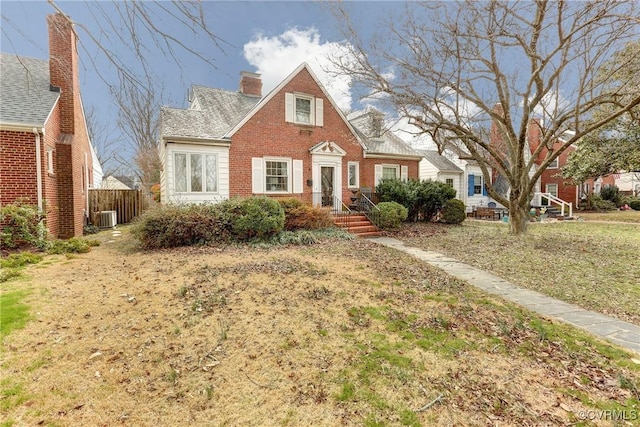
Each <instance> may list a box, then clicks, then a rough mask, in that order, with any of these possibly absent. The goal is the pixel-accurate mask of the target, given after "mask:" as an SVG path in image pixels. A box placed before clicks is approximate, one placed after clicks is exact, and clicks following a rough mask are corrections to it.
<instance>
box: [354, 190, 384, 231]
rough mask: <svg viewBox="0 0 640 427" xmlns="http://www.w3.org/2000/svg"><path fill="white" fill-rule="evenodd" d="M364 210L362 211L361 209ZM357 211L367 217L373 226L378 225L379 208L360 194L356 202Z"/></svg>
mask: <svg viewBox="0 0 640 427" xmlns="http://www.w3.org/2000/svg"><path fill="white" fill-rule="evenodd" d="M363 208H364V209H363ZM358 210H359V211H360V212H361V213H363V214H364V216H366V217H367V219H368V220H369V221H371V222H372V223H373V224H376V225H377V224H378V219H379V218H380V208H379V207H378V206H376V204H375V203H373V202H372V201H371V199H370V198H368V197H367V196H366V195H365V194H363V193H360V199H359V200H358Z"/></svg>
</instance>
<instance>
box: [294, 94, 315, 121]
mask: <svg viewBox="0 0 640 427" xmlns="http://www.w3.org/2000/svg"><path fill="white" fill-rule="evenodd" d="M295 100H296V123H302V124H307V125H310V124H313V121H312V117H313V116H312V112H313V108H312V106H311V104H312V102H311V101H312V99H311V98H307V97H302V96H299V95H296V97H295Z"/></svg>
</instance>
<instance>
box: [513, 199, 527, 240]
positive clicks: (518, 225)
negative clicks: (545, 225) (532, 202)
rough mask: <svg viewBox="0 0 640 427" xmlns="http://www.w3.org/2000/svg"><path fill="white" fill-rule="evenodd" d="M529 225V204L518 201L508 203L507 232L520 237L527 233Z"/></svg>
mask: <svg viewBox="0 0 640 427" xmlns="http://www.w3.org/2000/svg"><path fill="white" fill-rule="evenodd" d="M528 224H529V203H526V201H525V202H519V201H518V200H510V201H509V231H510V233H511V235H513V236H520V235H522V234H524V233H525V232H526V231H527V225H528Z"/></svg>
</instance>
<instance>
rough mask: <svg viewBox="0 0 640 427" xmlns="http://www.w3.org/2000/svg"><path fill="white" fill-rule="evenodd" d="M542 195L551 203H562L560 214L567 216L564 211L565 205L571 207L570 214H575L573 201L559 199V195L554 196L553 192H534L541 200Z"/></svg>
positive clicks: (536, 198)
mask: <svg viewBox="0 0 640 427" xmlns="http://www.w3.org/2000/svg"><path fill="white" fill-rule="evenodd" d="M542 197H544V198H545V199H547V200H548V201H549V202H550V203H555V204H557V205H560V215H562V216H565V215H564V212H565V206H566V207H568V208H569V216H573V203H570V202H565V201H564V200H562V199H559V198H558V197H556V196H554V195H553V194H551V193H535V194H534V199H535V200H539V201H540V202H541V199H542ZM540 204H542V203H540Z"/></svg>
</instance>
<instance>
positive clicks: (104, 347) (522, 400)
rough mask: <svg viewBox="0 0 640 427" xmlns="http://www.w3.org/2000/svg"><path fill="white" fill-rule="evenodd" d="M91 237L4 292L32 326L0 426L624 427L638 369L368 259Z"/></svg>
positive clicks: (9, 344)
mask: <svg viewBox="0 0 640 427" xmlns="http://www.w3.org/2000/svg"><path fill="white" fill-rule="evenodd" d="M100 238H101V239H102V240H103V241H104V243H103V244H102V245H101V246H100V247H97V248H94V249H93V250H92V252H90V253H88V254H83V255H78V256H76V257H73V258H72V259H66V258H64V257H62V256H55V257H47V260H49V262H48V263H45V264H46V265H42V264H41V265H36V266H32V267H30V268H29V270H27V274H29V275H30V279H28V280H19V279H18V280H13V281H10V282H7V284H5V285H6V288H7V289H20V288H25V289H29V290H30V296H29V297H28V298H27V302H28V303H29V304H30V306H31V307H32V313H33V318H32V320H31V321H30V322H29V323H28V324H27V326H26V327H25V328H24V329H21V330H17V331H14V332H12V333H11V335H9V336H8V337H7V339H6V340H5V342H4V348H3V350H2V353H1V361H0V362H1V369H2V375H1V377H2V380H1V382H0V385H1V388H0V394H1V396H0V409H1V410H2V414H1V418H2V419H3V420H5V421H4V423H5V424H3V425H7V426H9V425H16V426H35V425H45V426H114V425H124V426H181V425H192V426H272V425H273V426H284V425H289V426H340V425H346V426H352V425H353V426H355V425H368V426H374V425H425V426H430V425H456V426H462V425H477V426H485V425H492V426H493V425H500V426H507V425H512V426H526V425H530V426H533V425H574V424H575V423H578V422H583V421H585V420H584V418H585V417H586V418H594V414H595V415H597V414H601V412H598V411H602V410H619V411H622V410H624V411H626V412H624V414H625V416H626V418H627V422H628V423H629V424H630V425H633V424H634V423H636V425H637V423H638V421H637V420H633V419H632V418H633V415H634V414H638V412H637V411H639V410H640V402H639V400H638V399H640V392H639V391H638V389H639V388H640V361H638V360H637V359H638V358H640V357H639V356H638V355H631V354H629V353H625V352H623V351H621V350H619V349H616V348H613V347H610V346H609V345H608V344H604V343H602V342H600V341H597V340H595V339H594V338H591V337H589V336H586V335H582V334H581V333H579V332H576V331H575V330H573V329H571V328H568V327H564V326H561V325H556V324H553V323H551V322H549V321H546V320H542V319H540V318H538V317H536V316H534V315H532V314H531V313H530V312H528V311H526V310H522V309H519V308H517V307H515V306H513V305H511V304H509V303H506V302H504V301H502V300H499V299H495V298H492V297H489V296H486V295H483V294H481V293H479V292H477V291H476V290H474V289H472V288H471V287H470V286H469V285H467V284H466V283H464V282H461V281H458V280H455V279H452V278H451V277H448V276H446V275H444V274H443V273H442V272H440V271H439V270H437V269H434V268H432V267H429V266H427V265H425V264H423V263H421V262H418V261H416V260H414V259H411V258H408V257H407V256H406V255H403V254H400V253H398V252H395V251H393V250H391V249H388V248H383V247H380V246H377V245H376V244H374V243H372V242H369V241H366V240H355V241H333V242H328V243H322V244H319V245H314V246H309V247H284V248H272V249H256V248H246V247H245V248H225V249H218V248H207V247H199V248H183V249H174V250H164V251H157V252H142V251H138V250H136V249H135V245H134V243H133V241H132V238H131V237H130V236H129V235H128V233H127V232H126V230H125V233H124V234H123V236H121V237H118V238H116V239H115V241H112V242H107V241H108V240H113V239H111V237H110V235H109V234H108V233H104V232H103V233H102V234H101V236H100ZM587 411H593V412H587ZM633 411H636V412H633ZM591 423H592V424H593V425H611V422H610V421H607V420H604V419H603V420H597V419H596V420H593V421H588V420H587V421H586V422H585V424H584V425H591Z"/></svg>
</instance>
